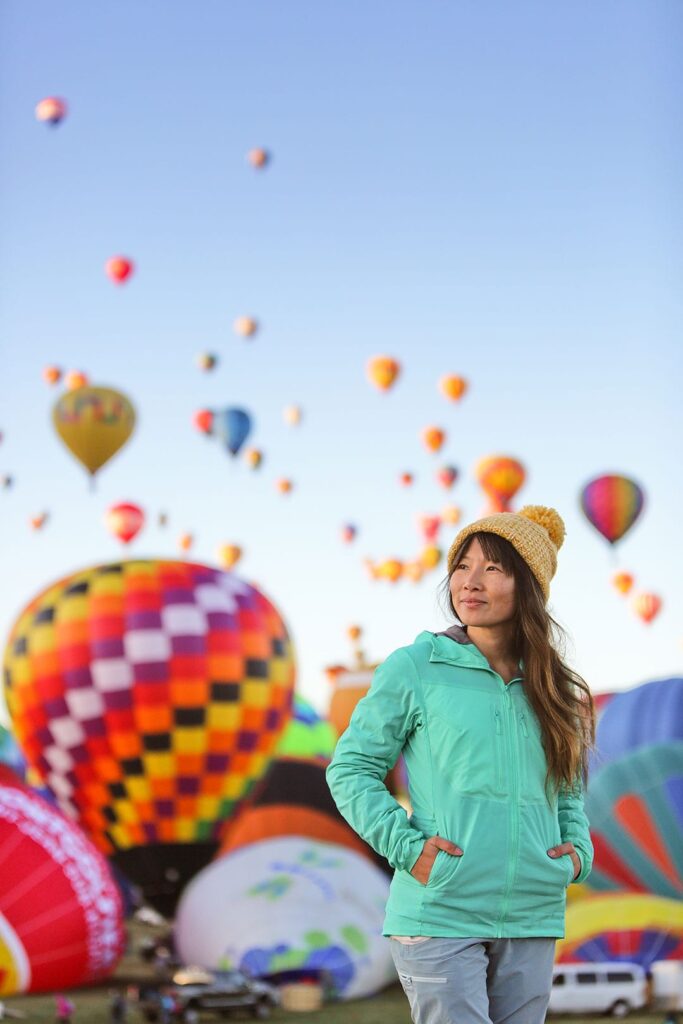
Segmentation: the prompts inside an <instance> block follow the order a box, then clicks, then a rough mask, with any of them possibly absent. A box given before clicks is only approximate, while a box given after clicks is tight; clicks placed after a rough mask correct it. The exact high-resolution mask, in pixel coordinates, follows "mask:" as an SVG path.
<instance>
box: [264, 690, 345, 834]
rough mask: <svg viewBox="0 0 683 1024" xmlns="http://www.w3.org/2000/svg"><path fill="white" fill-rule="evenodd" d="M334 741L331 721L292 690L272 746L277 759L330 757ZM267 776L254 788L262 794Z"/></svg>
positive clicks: (335, 737)
mask: <svg viewBox="0 0 683 1024" xmlns="http://www.w3.org/2000/svg"><path fill="white" fill-rule="evenodd" d="M336 743H337V734H336V732H335V731H334V729H333V728H332V725H331V724H330V722H328V721H327V720H326V719H324V718H321V717H320V715H319V714H318V712H317V711H316V710H315V708H314V707H313V705H312V704H311V703H310V701H307V700H306V699H305V697H302V696H301V694H300V693H295V694H294V704H293V705H292V717H291V718H290V720H289V722H288V723H287V725H286V726H285V728H284V730H283V733H282V735H281V737H280V740H279V742H278V745H277V747H276V749H275V756H276V757H277V758H298V759H304V761H306V760H308V759H310V758H317V759H318V760H320V759H321V758H322V759H329V758H331V757H332V754H333V753H334V748H335V746H336ZM273 765H274V763H272V764H271V767H270V769H269V772H270V775H271V779H272V775H273V772H272V769H273ZM267 778H268V773H266V775H265V776H264V781H263V782H261V783H259V785H258V787H257V788H258V790H259V791H260V792H261V794H263V791H264V788H265V787H266V785H267V783H266V780H267ZM292 796H293V793H292ZM292 802H293V801H292ZM307 834H308V833H304V835H307ZM321 838H322V837H321Z"/></svg>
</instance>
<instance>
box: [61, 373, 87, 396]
mask: <svg viewBox="0 0 683 1024" xmlns="http://www.w3.org/2000/svg"><path fill="white" fill-rule="evenodd" d="M89 384H90V380H89V379H88V375H87V373H83V371H82V370H68V371H67V372H66V373H65V374H64V387H65V388H66V390H67V391H76V390H77V388H87V387H88V385H89Z"/></svg>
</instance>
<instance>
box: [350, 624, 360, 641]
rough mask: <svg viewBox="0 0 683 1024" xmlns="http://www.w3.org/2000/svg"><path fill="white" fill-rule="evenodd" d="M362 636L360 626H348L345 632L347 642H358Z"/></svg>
mask: <svg viewBox="0 0 683 1024" xmlns="http://www.w3.org/2000/svg"><path fill="white" fill-rule="evenodd" d="M362 634H363V630H362V628H361V627H360V626H349V628H348V629H347V630H346V635H347V636H348V638H349V640H358V639H359V638H360V637H361V636H362Z"/></svg>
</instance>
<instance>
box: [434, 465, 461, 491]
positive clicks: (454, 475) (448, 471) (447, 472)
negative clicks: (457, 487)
mask: <svg viewBox="0 0 683 1024" xmlns="http://www.w3.org/2000/svg"><path fill="white" fill-rule="evenodd" d="M436 479H437V481H438V483H440V484H441V486H442V487H445V488H446V490H448V488H449V487H452V486H453V484H454V483H455V481H456V480H457V479H458V471H457V469H456V468H455V466H443V467H442V468H441V469H439V470H437V472H436Z"/></svg>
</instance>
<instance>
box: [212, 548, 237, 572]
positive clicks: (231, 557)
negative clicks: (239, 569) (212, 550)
mask: <svg viewBox="0 0 683 1024" xmlns="http://www.w3.org/2000/svg"><path fill="white" fill-rule="evenodd" d="M241 557H242V548H241V547H239V545H237V544H221V545H220V547H219V548H218V549H217V551H216V558H217V559H218V564H219V565H220V567H221V569H232V567H233V566H234V565H237V563H238V562H239V560H240V558H241Z"/></svg>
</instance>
